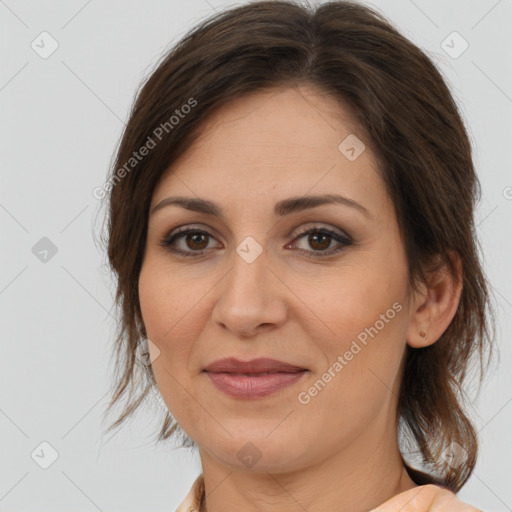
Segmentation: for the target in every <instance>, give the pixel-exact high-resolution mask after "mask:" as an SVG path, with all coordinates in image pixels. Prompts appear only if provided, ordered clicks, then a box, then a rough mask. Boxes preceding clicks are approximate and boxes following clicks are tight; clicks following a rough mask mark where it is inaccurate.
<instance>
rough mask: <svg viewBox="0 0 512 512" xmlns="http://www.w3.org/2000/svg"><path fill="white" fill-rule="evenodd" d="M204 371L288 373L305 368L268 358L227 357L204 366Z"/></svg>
mask: <svg viewBox="0 0 512 512" xmlns="http://www.w3.org/2000/svg"><path fill="white" fill-rule="evenodd" d="M204 370H205V371H207V372H213V373H267V372H268V373H275V372H286V373H290V372H296V371H301V370H306V368H302V367H300V366H295V365H292V364H289V363H285V362H284V361H279V360H277V359H270V358H268V357H260V358H258V359H251V360H250V361H240V359H237V358H236V357H228V358H226V359H218V360H217V361H214V362H213V363H211V364H209V365H208V366H206V367H205V369H204Z"/></svg>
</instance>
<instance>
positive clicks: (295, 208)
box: [151, 194, 370, 220]
mask: <svg viewBox="0 0 512 512" xmlns="http://www.w3.org/2000/svg"><path fill="white" fill-rule="evenodd" d="M324 204H341V205H344V206H349V207H351V208H355V209H356V210H359V211H360V212H361V213H363V214H365V215H367V216H370V212H369V211H368V210H367V209H366V208H365V207H364V206H363V205H362V204H359V203H358V202H356V201H354V200H353V199H349V198H348V197H344V196H340V195H337V194H323V195H318V196H300V197H290V198H288V199H284V200H282V201H279V202H278V203H276V204H275V206H274V214H275V215H276V216H279V217H283V216H285V215H289V214H291V213H295V212H299V211H303V210H308V209H310V208H315V207H317V206H321V205H324ZM171 205H175V206H181V207H182V208H185V209H187V210H192V211H194V212H198V213H204V214H206V215H214V216H216V217H219V218H220V219H223V220H224V213H223V212H222V209H221V208H220V207H219V206H218V205H216V204H215V203H213V202H212V201H208V200H206V199H200V198H192V197H176V196H174V197H167V198H166V199H163V200H162V201H160V202H159V203H158V204H157V205H156V206H154V207H153V209H152V210H151V214H154V213H156V212H157V211H158V210H161V209H162V208H164V207H166V206H171Z"/></svg>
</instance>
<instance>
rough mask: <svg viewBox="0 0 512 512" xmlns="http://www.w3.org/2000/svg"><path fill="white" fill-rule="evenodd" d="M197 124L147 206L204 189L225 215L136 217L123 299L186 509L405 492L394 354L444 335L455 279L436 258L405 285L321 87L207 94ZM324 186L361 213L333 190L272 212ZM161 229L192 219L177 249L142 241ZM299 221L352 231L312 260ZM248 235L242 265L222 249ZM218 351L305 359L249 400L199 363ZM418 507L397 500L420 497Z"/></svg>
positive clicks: (361, 505)
mask: <svg viewBox="0 0 512 512" xmlns="http://www.w3.org/2000/svg"><path fill="white" fill-rule="evenodd" d="M203 129H204V130H203V134H202V137H201V138H200V140H199V141H198V142H197V143H196V144H195V145H194V146H193V147H192V148H191V149H190V150H189V151H188V152H187V153H186V154H184V155H183V156H182V157H181V158H180V159H179V160H178V161H177V162H175V163H174V164H173V165H172V167H171V168H170V169H168V172H166V173H165V174H164V175H163V177H162V179H161V181H160V182H159V184H158V186H157V188H156V189H155V191H154V194H153V197H152V202H151V210H152V209H153V208H154V207H155V206H156V205H157V204H158V203H159V202H160V201H162V200H163V199H165V198H167V197H169V196H185V197H192V198H203V199H207V200H209V201H212V202H214V203H216V204H217V205H218V206H219V207H220V208H222V211H223V212H224V215H225V217H224V218H223V219H220V218H218V217H215V216H212V215H207V214H205V213H197V212H194V211H190V210H187V209H184V208H182V207H180V206H176V205H170V206H166V207H163V208H161V209H159V210H158V211H156V212H155V213H153V214H150V216H149V219H148V237H147V244H146V247H145V254H144V260H143V265H142V269H141V273H140V278H139V297H140V305H141V310H142V315H143V320H144V324H145V327H146V331H147V335H148V339H149V340H151V342H152V343H154V347H158V350H159V352H157V351H156V349H155V348H151V344H150V353H151V357H152V358H154V361H153V363H152V364H153V371H154V374H155V379H156V382H157V386H158V388H159V390H160V393H161V395H162V397H163V400H164V401H165V403H166V405H167V407H168V408H169V411H170V412H171V414H172V415H173V417H174V418H175V419H176V420H177V422H178V423H179V424H180V426H181V427H182V428H183V430H184V431H185V432H186V433H187V434H188V435H189V436H190V437H191V438H192V439H194V440H195V441H196V443H197V444H198V447H199V453H200V457H201V462H202V468H203V475H204V480H205V488H206V504H205V505H206V507H205V509H204V510H208V512H220V511H226V510H244V511H256V510H258V511H271V510H272V511H275V510H279V511H281V512H288V511H297V510H308V511H309V512H317V511H318V512H319V511H322V512H323V511H325V510H337V511H339V512H343V511H347V512H348V511H350V512H357V511H368V510H370V509H374V508H376V507H377V506H379V505H381V504H383V503H384V502H385V501H387V500H390V499H392V498H393V497H394V498H395V499H398V498H399V495H400V494H401V493H404V492H411V491H412V492H416V491H417V490H418V489H422V488H421V487H418V486H417V485H416V484H415V483H414V482H413V481H412V480H411V479H410V478H409V476H408V474H407V472H406V471H405V468H404V466H403V461H402V458H401V456H400V452H399V448H398V443H397V432H396V415H395V408H396V402H397V396H398V389H399V383H400V375H401V373H400V368H401V367H400V365H401V362H402V359H403V355H404V351H405V348H406V344H409V345H411V346H413V347H421V346H425V345H428V344H430V343H434V342H435V341H436V340H437V339H438V338H439V337H440V335H441V334H442V333H443V332H444V331H445V329H446V328H447V326H448V325H449V323H450V321H451V320H452V318H453V316H454V314H455V311H456V308H457V304H458V301H459V299H460V286H458V285H457V284H456V283H455V282H454V281H453V279H452V278H451V277H450V275H449V274H448V273H447V272H442V271H440V272H439V273H437V274H432V276H431V280H430V281H429V283H426V284H425V285H424V286H423V287H422V289H421V290H420V292H421V293H413V292H412V290H411V289H410V287H409V284H408V281H407V260H406V255H405V252H404V246H403V242H402V240H401V237H400V233H399V230H398V224H397V220H396V217H395V212H394V209H393V204H392V202H391V199H390V198H389V196H388V195H387V193H386V191H385V187H384V183H383V182H382V180H381V178H380V177H379V175H378V173H377V163H376V160H375V158H374V155H373V153H372V151H371V149H370V143H369V141H364V135H363V134H362V132H361V131H360V130H358V128H357V127H356V125H355V123H354V122H353V121H352V119H351V117H350V115H349V112H348V111H347V110H345V109H344V108H342V106H340V105H339V103H338V102H337V101H336V100H335V99H333V98H332V97H330V96H328V95H326V94H324V93H322V92H321V91H320V90H318V89H316V88H314V87H309V86H308V87H306V86H301V87H298V88H279V89H272V90H269V91H265V92H258V93H255V94H253V95H251V96H249V97H245V98H241V99H237V100H234V101H232V102H230V103H229V104H228V105H226V106H224V107H222V108H221V109H220V110H218V111H217V112H216V113H215V114H214V115H212V116H211V117H210V118H209V119H208V121H207V122H206V123H205V125H204V126H203ZM352 133H354V134H356V136H358V138H360V140H362V141H363V142H365V145H366V149H365V150H364V151H363V152H362V153H361V154H360V155H359V157H358V158H356V159H355V160H354V161H350V160H349V159H347V158H346V156H345V155H344V154H342V153H341V151H340V150H339V149H338V146H339V144H340V142H341V141H343V140H344V139H345V138H346V137H347V136H348V135H349V134H352ZM332 193H337V194H340V195H343V196H346V197H349V198H351V199H352V200H354V201H357V202H358V203H360V204H361V205H363V206H364V207H365V208H366V209H367V211H368V214H367V215H365V214H364V213H362V212H360V211H359V210H358V209H356V208H353V207H350V206H346V205H340V204H329V205H322V206H317V207H315V208H312V209H308V210H304V211H301V212H294V213H291V214H289V215H286V216H284V217H277V216H275V214H274V211H273V209H274V204H275V203H276V202H278V201H280V200H283V199H286V198H289V197H292V196H303V195H320V194H332ZM178 226H182V227H185V228H186V227H191V228H193V229H197V230H198V231H206V232H208V234H207V235H206V236H205V237H204V238H201V237H199V238H198V237H197V234H196V238H192V239H190V238H189V239H188V242H187V235H184V236H181V237H180V238H178V239H177V240H175V242H174V245H173V247H174V248H177V249H181V250H183V251H186V252H188V253H190V254H192V255H191V256H188V257H187V256H182V255H179V254H174V253H172V252H170V251H169V249H168V248H166V247H163V246H162V245H161V244H160V242H161V240H162V239H164V238H165V237H166V236H167V235H169V234H170V233H171V232H175V230H176V228H177V227H178ZM312 227H315V228H319V229H331V230H333V231H335V232H338V233H340V234H344V233H345V234H347V235H349V236H350V237H351V239H352V240H353V243H352V245H346V246H344V247H343V248H342V250H341V251H340V252H337V253H334V254H331V255H329V256H323V257H322V256H317V257H315V254H319V253H322V251H323V252H324V253H325V252H328V251H329V250H330V249H332V248H336V247H342V245H341V244H340V242H338V241H337V240H336V239H334V238H333V237H331V238H329V237H327V239H323V240H322V239H321V238H320V239H315V238H314V237H312V236H308V235H304V236H302V233H303V232H305V231H307V230H308V229H309V228H312ZM248 236H250V237H252V238H253V239H254V240H256V242H257V243H258V244H259V246H261V248H262V252H261V254H260V255H259V256H258V257H257V258H256V259H255V260H254V261H252V262H251V263H248V262H247V260H246V259H244V258H242V257H241V256H240V255H239V254H238V253H237V252H236V248H237V247H238V246H242V247H244V245H243V244H242V242H243V241H244V240H245V239H246V237H248ZM241 244H242V245H241ZM252 250H253V249H251V251H252ZM301 250H302V252H301ZM201 252H203V254H202V255H199V256H198V254H200V253H201ZM308 254H309V255H311V254H313V256H309V257H308ZM397 302H398V303H399V304H400V305H401V306H402V309H401V311H400V312H399V313H396V315H395V316H394V318H393V319H391V320H389V321H388V322H386V323H385V325H384V327H383V328H381V329H380V330H379V331H378V334H377V335H375V336H374V337H373V338H369V341H368V343H367V345H366V346H364V345H361V344H360V345H361V346H362V349H361V350H360V351H359V352H358V353H357V355H355V356H354V357H353V358H352V359H351V360H350V361H348V362H347V364H346V365H345V366H344V367H343V369H342V370H341V371H339V372H338V373H337V374H336V376H335V377H334V378H332V379H331V381H330V382H329V383H327V385H326V386H325V387H324V388H323V389H321V391H320V392H318V393H317V394H316V395H315V396H314V397H312V398H311V400H310V401H309V403H307V404H303V403H300V402H299V400H298V394H299V393H300V392H303V391H307V390H308V389H309V388H310V387H311V386H312V385H313V384H314V383H315V382H316V381H318V379H319V378H321V376H322V375H323V374H324V373H325V372H326V371H327V370H328V368H329V367H332V365H333V363H334V362H335V361H336V360H337V357H338V356H340V355H341V356H343V354H345V353H346V351H347V350H349V349H350V347H351V344H352V342H353V341H354V340H356V339H357V336H358V334H360V333H361V332H362V331H364V330H365V328H368V327H370V326H374V325H375V323H376V321H377V320H379V318H381V317H380V315H381V314H385V313H386V311H387V310H389V309H390V308H392V305H393V304H394V303H397ZM421 330H423V331H425V332H428V336H427V339H426V340H425V339H423V338H422V337H421V336H420V335H419V331H421ZM229 356H234V357H238V358H239V359H242V360H249V359H253V358H256V357H271V358H275V359H279V360H282V361H286V362H288V363H290V364H294V365H297V366H301V367H303V368H307V369H308V372H307V373H306V374H305V375H304V376H303V377H302V378H301V380H300V381H299V382H296V383H295V384H293V385H292V386H290V387H287V388H285V389H282V390H280V391H278V392H277V393H274V394H272V395H270V396H267V397H265V398H261V399H256V400H244V399H240V398H233V397H230V396H227V395H225V394H224V393H222V392H221V391H219V390H218V389H217V388H216V387H214V386H213V384H212V383H211V381H210V379H209V377H208V376H207V374H205V373H204V372H203V371H202V370H203V368H204V367H205V366H206V365H207V364H209V363H212V362H213V361H215V360H217V359H220V358H224V357H229ZM248 442H250V443H252V445H253V447H252V448H250V450H252V452H253V453H257V455H258V456H259V457H260V458H259V459H258V460H257V461H256V463H255V464H253V465H252V466H249V465H247V463H244V462H243V459H242V460H241V459H240V458H239V457H238V456H237V455H238V454H239V453H244V450H248V448H247V446H246V444H247V443H248ZM252 445H251V446H252ZM244 447H245V448H244ZM240 450H242V451H241V452H240ZM423 487H434V489H436V492H437V491H439V492H443V493H446V492H448V491H444V490H441V489H440V488H438V487H435V486H423ZM449 494H450V495H451V496H453V497H454V496H455V495H453V494H452V493H449ZM454 499H455V500H456V498H455V497H454ZM417 501H418V500H417ZM431 501H432V500H431ZM456 502H457V503H460V502H458V501H457V500H456ZM425 503H426V502H425ZM432 503H433V501H432ZM432 503H430V504H426V505H419V506H418V507H417V508H414V510H418V511H423V510H434V509H431V508H428V507H429V506H430V505H431V504H432ZM453 505H454V503H453V502H452V503H449V504H448V508H449V509H450V510H458V509H455V508H454V507H453ZM463 505H464V504H463ZM464 506H466V507H467V505H464ZM448 508H443V507H441V508H435V510H448ZM377 510H379V511H380V509H377ZM387 510H388V509H387V508H386V509H382V511H383V512H384V511H387ZM389 510H391V509H389ZM404 510H405V509H404ZM461 510H476V509H472V508H471V509H461Z"/></svg>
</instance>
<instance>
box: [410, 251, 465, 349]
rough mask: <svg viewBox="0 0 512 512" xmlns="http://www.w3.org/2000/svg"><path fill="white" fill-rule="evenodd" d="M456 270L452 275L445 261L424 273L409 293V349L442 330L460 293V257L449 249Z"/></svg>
mask: <svg viewBox="0 0 512 512" xmlns="http://www.w3.org/2000/svg"><path fill="white" fill-rule="evenodd" d="M450 259H451V260H452V262H453V264H454V267H455V269H456V274H457V275H456V277H453V276H452V274H451V272H450V269H449V268H448V264H447V263H444V264H443V266H442V267H441V268H440V269H439V270H435V271H431V272H429V274H428V276H429V277H428V283H422V285H421V287H420V289H419V290H420V291H419V292H417V291H413V294H412V295H411V307H410V321H409V327H408V330H407V343H408V344H409V345H410V346H411V347H413V348H421V347H426V346H428V345H432V344H433V343H435V342H436V341H437V340H438V339H439V338H440V337H441V335H442V334H443V333H444V331H446V329H447V328H448V326H449V325H450V322H451V321H452V320H453V317H454V316H455V313H456V311H457V308H458V306H459V301H460V296H461V293H462V263H461V260H460V256H459V255H458V254H457V253H456V252H454V251H450Z"/></svg>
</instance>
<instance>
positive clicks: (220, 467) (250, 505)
mask: <svg viewBox="0 0 512 512" xmlns="http://www.w3.org/2000/svg"><path fill="white" fill-rule="evenodd" d="M367 434H371V432H370V433H367ZM373 434H375V432H374V433H373ZM370 437H373V439H374V442H373V443H372V442H369V441H370ZM387 437H388V439H386V440H385V439H384V438H383V437H382V436H380V439H379V437H376V436H375V435H374V436H371V435H370V436H368V435H361V436H359V438H358V439H357V440H355V441H354V442H351V443H350V444H349V445H348V446H346V447H344V448H343V449H341V450H339V451H338V452H337V453H330V454H329V456H328V457H326V458H319V459H318V460H317V461H316V462H315V463H314V464H310V465H308V466H307V467H300V468H299V469H297V468H295V469H293V470H292V471H288V472H278V473H277V472H272V471H271V470H270V471H269V470H260V471H256V470H255V469H256V467H255V468H253V469H251V470H240V469H239V468H236V467H233V466H228V465H225V464H223V463H222V462H221V461H219V460H218V459H216V458H214V457H212V456H211V454H210V453H208V452H205V451H204V450H202V449H200V455H201V462H202V466H203V478H204V482H205V494H206V498H205V501H204V504H203V508H202V509H201V512H221V511H222V512H225V511H226V510H244V512H245V511H246V512H253V511H260V512H261V511H263V512H267V511H268V512H271V511H276V510H279V511H280V512H296V511H297V510H300V509H302V510H308V512H324V511H325V510H336V511H337V512H364V511H368V510H371V509H373V508H375V507H377V506H378V505H380V504H381V503H383V502H385V501H387V500H388V499H390V498H391V497H393V496H395V495H396V494H399V493H401V492H404V491H406V490H408V489H412V488H413V487H417V485H416V484H415V483H414V482H413V480H411V478H410V476H409V474H408V473H407V471H406V469H405V466H404V463H403V459H402V457H401V455H400V451H399V448H398V443H397V439H396V435H395V434H394V433H392V432H391V433H389V435H388V436H387ZM386 441H388V442H386Z"/></svg>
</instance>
